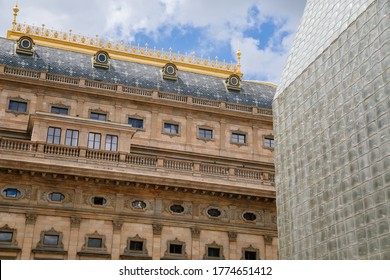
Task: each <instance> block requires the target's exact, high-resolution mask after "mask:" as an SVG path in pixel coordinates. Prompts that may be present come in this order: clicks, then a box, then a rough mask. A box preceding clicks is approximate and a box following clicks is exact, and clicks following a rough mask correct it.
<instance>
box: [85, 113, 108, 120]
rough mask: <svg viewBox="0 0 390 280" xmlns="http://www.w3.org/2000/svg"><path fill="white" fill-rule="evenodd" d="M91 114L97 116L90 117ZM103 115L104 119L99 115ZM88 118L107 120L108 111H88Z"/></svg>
mask: <svg viewBox="0 0 390 280" xmlns="http://www.w3.org/2000/svg"><path fill="white" fill-rule="evenodd" d="M93 115H96V116H97V117H96V118H95V117H92V116H93ZM102 116H104V119H102V118H101V117H102ZM89 118H90V119H91V120H97V121H108V113H106V112H103V111H96V110H91V111H90V112H89Z"/></svg>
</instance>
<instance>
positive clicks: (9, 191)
mask: <svg viewBox="0 0 390 280" xmlns="http://www.w3.org/2000/svg"><path fill="white" fill-rule="evenodd" d="M3 193H4V195H5V196H6V197H12V198H17V197H18V196H19V195H20V191H18V190H17V189H12V188H8V189H5V190H4V191H3Z"/></svg>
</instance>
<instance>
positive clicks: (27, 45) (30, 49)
mask: <svg viewBox="0 0 390 280" xmlns="http://www.w3.org/2000/svg"><path fill="white" fill-rule="evenodd" d="M34 45H35V44H34V41H33V40H32V39H31V38H30V37H28V36H22V37H20V38H19V40H18V41H17V42H16V53H19V54H26V55H33V54H34Z"/></svg>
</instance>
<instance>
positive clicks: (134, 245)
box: [129, 241, 144, 251]
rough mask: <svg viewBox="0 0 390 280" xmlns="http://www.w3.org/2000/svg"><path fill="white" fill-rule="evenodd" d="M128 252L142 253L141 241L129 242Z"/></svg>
mask: <svg viewBox="0 0 390 280" xmlns="http://www.w3.org/2000/svg"><path fill="white" fill-rule="evenodd" d="M129 249H130V251H143V249H144V242H142V241H130V244H129Z"/></svg>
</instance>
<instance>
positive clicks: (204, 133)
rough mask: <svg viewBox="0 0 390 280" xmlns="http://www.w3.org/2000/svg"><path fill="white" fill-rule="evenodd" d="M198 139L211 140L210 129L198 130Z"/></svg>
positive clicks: (211, 132) (211, 133)
mask: <svg viewBox="0 0 390 280" xmlns="http://www.w3.org/2000/svg"><path fill="white" fill-rule="evenodd" d="M198 138H204V139H213V131H212V130H211V129H205V128H199V130H198Z"/></svg>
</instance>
